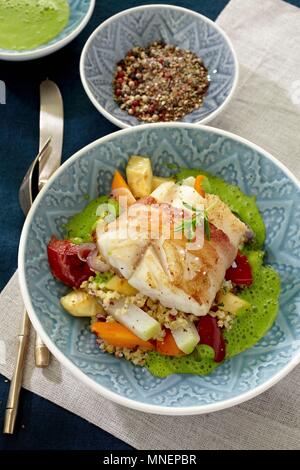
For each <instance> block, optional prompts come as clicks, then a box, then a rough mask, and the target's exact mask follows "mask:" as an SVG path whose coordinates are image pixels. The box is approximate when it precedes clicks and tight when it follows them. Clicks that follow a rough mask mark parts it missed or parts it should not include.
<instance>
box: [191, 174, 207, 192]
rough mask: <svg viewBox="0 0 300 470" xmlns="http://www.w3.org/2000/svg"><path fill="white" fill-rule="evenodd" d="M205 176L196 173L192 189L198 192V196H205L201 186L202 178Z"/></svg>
mask: <svg viewBox="0 0 300 470" xmlns="http://www.w3.org/2000/svg"><path fill="white" fill-rule="evenodd" d="M204 178H205V176H203V175H198V176H197V177H196V180H195V185H194V189H196V191H197V193H199V194H200V196H202V197H205V191H204V190H203V188H202V183H203V180H204Z"/></svg>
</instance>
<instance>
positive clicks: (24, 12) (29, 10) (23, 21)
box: [0, 0, 70, 51]
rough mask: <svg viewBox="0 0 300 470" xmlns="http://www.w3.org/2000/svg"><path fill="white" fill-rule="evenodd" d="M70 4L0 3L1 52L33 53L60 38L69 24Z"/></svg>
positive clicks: (62, 0)
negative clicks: (6, 50)
mask: <svg viewBox="0 0 300 470" xmlns="http://www.w3.org/2000/svg"><path fill="white" fill-rule="evenodd" d="M69 14H70V7H69V2H68V1H67V0H0V48H3V49H10V50H16V51H22V50H27V49H34V48H36V47H38V46H40V45H41V44H45V43H47V42H48V41H50V40H51V39H53V38H54V37H55V36H57V35H58V34H59V33H60V32H61V31H62V30H63V29H64V27H65V26H66V24H67V23H68V21H69Z"/></svg>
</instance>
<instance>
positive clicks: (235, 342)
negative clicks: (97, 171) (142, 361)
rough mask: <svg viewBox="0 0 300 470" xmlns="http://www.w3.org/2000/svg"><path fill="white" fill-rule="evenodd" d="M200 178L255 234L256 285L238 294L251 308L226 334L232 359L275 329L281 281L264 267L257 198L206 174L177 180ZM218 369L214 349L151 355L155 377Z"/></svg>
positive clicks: (243, 311)
mask: <svg viewBox="0 0 300 470" xmlns="http://www.w3.org/2000/svg"><path fill="white" fill-rule="evenodd" d="M197 174H205V175H206V176H207V180H206V181H205V183H204V184H206V187H204V189H205V190H206V191H207V192H209V193H213V194H216V195H218V196H219V197H220V198H221V199H222V200H223V201H224V202H225V203H226V204H228V205H229V207H230V208H231V210H233V211H234V212H235V213H236V214H237V215H238V216H239V217H240V219H241V220H243V221H244V222H245V223H247V224H248V226H249V227H250V228H251V229H252V230H253V232H254V234H255V238H254V240H253V242H252V243H251V245H249V246H248V248H246V249H245V250H244V252H245V254H246V255H247V256H248V259H249V262H250V264H251V267H252V273H253V284H252V285H251V286H250V287H247V288H246V289H243V290H242V291H241V292H240V293H239V294H238V295H239V296H240V297H241V298H243V299H245V300H247V301H248V302H249V303H250V304H251V307H249V308H244V309H241V310H240V311H239V312H238V314H237V315H236V318H235V319H234V322H233V324H232V328H231V329H230V330H227V331H225V332H224V338H225V341H226V358H225V359H230V358H231V357H233V356H235V355H237V354H239V353H241V352H242V351H244V350H245V349H248V348H251V347H252V346H254V345H255V344H256V343H257V342H258V341H259V340H260V339H261V338H262V337H263V336H264V335H265V334H266V333H267V331H268V330H269V329H270V328H271V326H272V324H273V323H274V321H275V319H276V316H277V312H278V298H279V294H280V279H279V276H278V274H277V272H276V271H275V270H274V269H273V268H271V267H270V266H264V265H263V256H264V253H263V252H262V251H260V250H258V248H261V247H262V245H263V243H264V240H265V226H264V222H263V220H262V217H261V215H260V213H259V211H258V208H257V206H256V204H255V198H254V197H249V196H246V195H245V194H243V193H242V192H241V190H240V189H239V188H238V187H236V186H233V185H230V184H228V183H226V182H225V181H223V180H222V179H220V178H217V177H215V176H211V175H209V174H207V173H205V172H203V171H199V170H182V171H181V172H180V173H179V174H178V175H177V177H178V179H179V180H180V179H183V178H186V177H188V176H195V175H197ZM218 365H220V364H219V363H216V362H215V361H214V351H213V349H212V348H211V347H209V346H206V345H199V346H197V347H196V349H195V351H194V352H193V353H192V354H190V355H189V356H182V357H168V356H162V355H161V354H159V353H156V352H151V353H149V355H148V358H147V364H146V367H147V368H148V370H149V371H150V372H151V373H152V374H153V375H156V376H158V377H167V376H168V375H171V374H197V375H207V374H209V373H210V372H212V371H213V370H214V369H215V368H216V367H218Z"/></svg>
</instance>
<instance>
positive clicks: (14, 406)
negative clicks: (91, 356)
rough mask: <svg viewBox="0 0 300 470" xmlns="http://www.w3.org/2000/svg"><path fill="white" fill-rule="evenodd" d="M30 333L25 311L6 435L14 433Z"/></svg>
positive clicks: (9, 397)
mask: <svg viewBox="0 0 300 470" xmlns="http://www.w3.org/2000/svg"><path fill="white" fill-rule="evenodd" d="M29 333H30V320H29V317H28V314H27V312H26V311H25V310H24V315H23V323H22V330H21V334H20V335H19V349H18V356H17V362H16V366H15V371H14V375H13V377H12V379H11V383H10V388H9V394H8V399H7V404H6V410H5V418H4V428H3V433H4V434H13V432H14V427H15V422H16V417H17V411H18V404H19V396H20V390H21V385H22V377H23V371H24V367H25V358H26V349H27V345H28V342H29Z"/></svg>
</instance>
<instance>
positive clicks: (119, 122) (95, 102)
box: [79, 4, 239, 129]
mask: <svg viewBox="0 0 300 470" xmlns="http://www.w3.org/2000/svg"><path fill="white" fill-rule="evenodd" d="M158 7H159V8H161V9H172V10H176V11H182V12H186V13H190V14H191V15H193V16H195V17H197V18H201V19H202V20H203V21H204V22H206V23H208V24H210V25H211V26H213V27H214V28H215V29H216V30H217V31H218V32H219V33H220V35H221V36H223V38H224V40H225V41H226V42H227V44H228V46H229V49H230V51H231V53H232V56H233V60H234V79H233V83H232V86H231V90H230V92H229V94H228V96H227V97H226V99H225V100H224V102H223V103H222V104H221V106H219V107H218V108H217V109H215V110H214V111H213V112H212V113H210V114H209V115H208V116H206V117H204V118H203V119H200V120H199V121H197V122H194V123H193V124H205V123H207V122H209V121H211V120H212V119H214V118H215V117H216V116H217V115H218V114H219V113H221V112H222V111H223V110H224V109H225V107H226V106H227V105H228V103H229V102H230V101H231V99H232V96H233V94H234V92H235V90H236V87H237V84H238V79H239V64H238V59H237V54H236V52H235V49H234V47H233V44H232V42H231V40H230V39H229V37H228V36H227V34H226V33H225V32H224V30H223V29H222V28H221V27H220V26H219V25H218V24H217V23H216V22H214V21H212V20H211V19H209V18H207V17H206V16H204V15H201V14H200V13H198V12H196V11H193V10H190V9H188V8H183V7H179V6H176V5H165V4H162V5H160V4H153V5H152V4H151V5H141V6H138V7H133V8H128V9H127V10H123V11H121V12H119V13H117V14H115V15H113V16H111V17H110V18H108V19H107V20H105V21H103V23H101V24H100V25H99V26H98V27H97V28H96V29H95V30H94V31H93V33H92V34H91V35H90V37H89V38H88V40H87V42H86V43H85V45H84V47H83V49H82V53H81V57H80V64H79V72H80V78H81V82H82V85H83V88H84V90H85V92H86V94H87V96H88V98H89V99H90V101H91V102H92V103H93V105H94V106H95V108H96V109H97V110H98V111H99V112H100V113H101V114H102V115H103V116H104V117H106V119H108V120H109V121H110V122H112V123H113V124H115V125H116V126H118V127H120V128H121V129H126V128H130V127H136V126H137V125H138V124H135V125H130V124H127V123H125V122H124V121H122V120H121V119H118V118H116V117H115V116H113V115H112V114H111V113H110V112H109V111H107V110H106V109H105V108H104V107H103V106H102V105H101V104H100V103H99V102H98V100H97V99H96V98H95V96H94V94H93V93H92V91H91V89H90V87H89V85H88V81H87V79H86V76H85V70H84V62H85V58H86V55H87V52H88V49H89V47H90V44H91V43H92V41H93V39H94V37H95V36H96V35H97V34H98V32H99V31H101V29H103V28H105V27H106V26H107V25H108V24H109V23H112V22H113V21H114V20H116V19H118V18H121V17H122V16H125V15H126V14H128V13H132V12H134V11H139V10H145V9H146V10H148V9H151V8H158ZM179 122H180V121H179ZM189 124H190V123H189ZM139 125H143V124H139Z"/></svg>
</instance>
